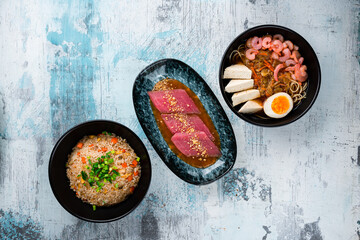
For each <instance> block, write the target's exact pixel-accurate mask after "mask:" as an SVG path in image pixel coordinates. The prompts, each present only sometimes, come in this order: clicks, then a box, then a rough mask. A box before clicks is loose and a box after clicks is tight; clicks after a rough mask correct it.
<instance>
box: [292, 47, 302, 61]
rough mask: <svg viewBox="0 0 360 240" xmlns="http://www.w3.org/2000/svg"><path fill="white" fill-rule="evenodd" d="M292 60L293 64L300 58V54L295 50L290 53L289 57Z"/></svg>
mask: <svg viewBox="0 0 360 240" xmlns="http://www.w3.org/2000/svg"><path fill="white" fill-rule="evenodd" d="M290 57H291V58H292V59H294V60H295V62H299V60H298V59H299V58H300V57H301V55H300V53H299V52H298V51H297V50H294V51H292V53H291V56H290Z"/></svg>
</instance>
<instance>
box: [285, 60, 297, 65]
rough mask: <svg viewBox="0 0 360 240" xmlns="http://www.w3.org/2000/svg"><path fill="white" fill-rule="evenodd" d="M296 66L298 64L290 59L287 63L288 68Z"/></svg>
mask: <svg viewBox="0 0 360 240" xmlns="http://www.w3.org/2000/svg"><path fill="white" fill-rule="evenodd" d="M295 64H296V62H295V61H294V60H292V59H288V60H286V61H285V65H286V66H290V65H295Z"/></svg>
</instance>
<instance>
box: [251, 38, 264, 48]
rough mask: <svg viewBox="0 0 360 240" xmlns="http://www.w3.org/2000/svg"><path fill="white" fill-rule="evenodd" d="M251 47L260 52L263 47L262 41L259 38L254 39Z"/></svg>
mask: <svg viewBox="0 0 360 240" xmlns="http://www.w3.org/2000/svg"><path fill="white" fill-rule="evenodd" d="M251 46H252V48H254V49H256V50H260V49H261V47H262V39H261V38H258V37H253V38H252V40H251Z"/></svg>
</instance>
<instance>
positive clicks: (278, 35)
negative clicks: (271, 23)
mask: <svg viewBox="0 0 360 240" xmlns="http://www.w3.org/2000/svg"><path fill="white" fill-rule="evenodd" d="M273 39H274V40H280V41H281V42H283V41H284V37H283V36H282V35H281V34H275V35H274V37H273Z"/></svg>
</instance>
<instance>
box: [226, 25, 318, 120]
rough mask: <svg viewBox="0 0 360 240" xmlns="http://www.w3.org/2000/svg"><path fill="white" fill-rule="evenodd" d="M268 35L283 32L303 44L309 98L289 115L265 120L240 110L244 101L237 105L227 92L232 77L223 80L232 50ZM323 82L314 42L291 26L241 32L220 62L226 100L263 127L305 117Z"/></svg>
mask: <svg viewBox="0 0 360 240" xmlns="http://www.w3.org/2000/svg"><path fill="white" fill-rule="evenodd" d="M266 34H271V35H274V34H281V35H283V36H284V39H285V40H290V41H292V42H293V43H294V44H296V45H297V46H299V52H300V54H301V56H302V57H304V64H305V65H306V66H307V73H308V76H309V77H308V80H307V81H308V89H307V92H306V98H305V99H303V100H302V101H301V103H300V104H299V105H298V106H297V107H296V108H294V109H293V110H292V111H291V112H290V113H289V114H288V115H287V116H285V117H284V118H279V119H275V118H269V119H264V118H260V117H258V116H257V115H255V114H241V113H239V112H238V111H239V109H240V108H241V107H242V105H243V104H240V105H238V106H235V107H233V106H232V101H231V96H232V93H227V92H225V86H226V85H227V84H228V82H229V81H230V79H223V75H224V70H225V68H226V67H228V66H230V65H231V64H230V60H229V56H230V54H231V52H232V51H233V50H235V49H237V48H238V47H239V45H240V44H243V43H245V42H246V40H247V39H249V38H251V37H254V36H258V37H261V36H264V35H266ZM320 82H321V71H320V64H319V60H318V59H317V56H316V54H315V52H314V50H313V49H312V47H311V46H310V44H309V43H308V42H307V41H306V40H305V39H304V38H303V37H302V36H300V35H299V34H298V33H296V32H294V31H293V30H291V29H288V28H285V27H282V26H277V25H261V26H257V27H253V28H250V29H248V30H246V31H245V32H243V33H241V34H240V35H239V36H238V37H237V38H235V40H234V41H233V42H232V43H231V44H230V46H229V47H228V48H227V49H226V51H225V53H224V56H223V58H222V60H221V64H220V72H219V83H220V89H221V93H222V95H223V97H224V99H225V102H226V103H227V105H228V106H229V107H230V109H231V110H232V111H233V112H234V113H235V114H236V115H237V116H238V117H240V118H241V119H243V120H245V121H246V122H248V123H252V124H254V125H258V126H263V127H277V126H283V125H286V124H289V123H292V122H294V121H296V120H297V119H299V118H301V117H302V116H303V115H304V114H305V113H306V112H307V111H309V109H310V108H311V106H312V105H313V104H314V102H315V100H316V97H317V95H318V93H319V90H320Z"/></svg>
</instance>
